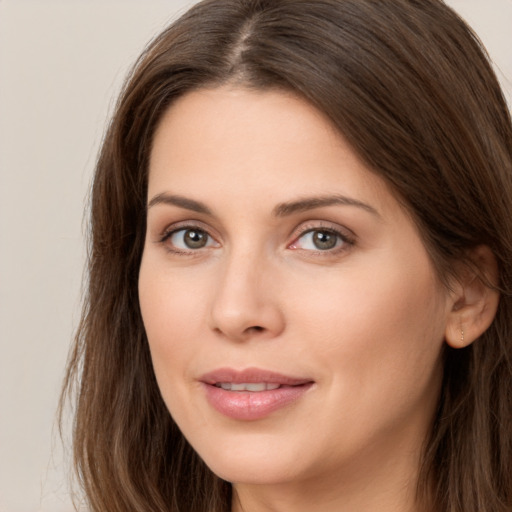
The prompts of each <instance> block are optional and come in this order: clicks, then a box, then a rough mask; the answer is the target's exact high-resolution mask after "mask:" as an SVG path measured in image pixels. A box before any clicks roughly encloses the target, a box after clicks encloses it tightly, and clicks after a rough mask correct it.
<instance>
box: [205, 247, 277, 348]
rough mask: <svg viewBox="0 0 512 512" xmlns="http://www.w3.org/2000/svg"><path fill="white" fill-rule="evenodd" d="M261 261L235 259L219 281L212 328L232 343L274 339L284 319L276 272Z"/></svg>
mask: <svg viewBox="0 0 512 512" xmlns="http://www.w3.org/2000/svg"><path fill="white" fill-rule="evenodd" d="M270 267H271V265H269V264H268V263H266V262H265V261H264V258H262V257H255V256H251V255H247V254H245V255H244V254H240V255H238V256H237V255H233V256H232V257H231V258H229V260H228V261H225V262H224V265H223V268H222V270H221V272H219V275H218V278H217V287H216V290H215V293H214V297H213V301H212V306H211V327H212V329H213V330H214V331H215V332H216V333H217V334H220V335H222V336H224V337H225V338H227V339H229V340H232V341H246V340H249V339H253V338H256V339H272V338H274V337H276V336H278V335H279V334H281V333H282V331H283V330H284V327H285V319H284V314H283V311H282V308H281V306H280V303H279V299H278V286H279V279H277V276H276V270H277V269H273V270H272V269H271V268H270Z"/></svg>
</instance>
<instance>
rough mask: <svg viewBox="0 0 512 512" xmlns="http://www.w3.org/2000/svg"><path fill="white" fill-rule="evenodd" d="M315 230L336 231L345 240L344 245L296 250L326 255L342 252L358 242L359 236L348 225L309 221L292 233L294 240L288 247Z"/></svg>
mask: <svg viewBox="0 0 512 512" xmlns="http://www.w3.org/2000/svg"><path fill="white" fill-rule="evenodd" d="M314 231H329V232H331V233H334V234H335V235H337V236H338V237H340V239H341V240H342V242H343V245H342V247H337V248H333V249H326V250H321V249H318V250H316V251H315V250H312V249H302V248H295V249H294V250H303V251H307V252H310V253H321V254H324V255H329V254H331V255H332V254H335V253H336V252H341V251H345V250H347V247H346V246H349V247H350V246H353V245H354V244H355V243H356V240H357V237H356V235H355V233H354V232H353V231H352V230H350V229H348V228H347V227H344V226H340V225H339V224H334V223H331V222H327V221H320V220H319V221H308V222H306V223H303V224H301V225H300V226H299V227H298V228H296V229H295V231H294V232H293V234H292V241H291V242H290V243H289V244H288V245H287V247H291V246H292V245H293V244H295V243H297V241H298V240H299V239H300V238H301V237H303V236H304V235H306V234H307V233H311V232H314Z"/></svg>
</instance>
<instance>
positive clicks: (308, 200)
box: [273, 194, 381, 218]
mask: <svg viewBox="0 0 512 512" xmlns="http://www.w3.org/2000/svg"><path fill="white" fill-rule="evenodd" d="M333 205H342V206H355V207H357V208H361V209H363V210H365V211H367V212H369V213H371V214H372V215H375V216H376V217H379V218H380V217H381V215H380V213H379V212H378V211H377V210H376V209H375V208H373V206H370V205H369V204H366V203H363V202H362V201H359V200H357V199H353V198H351V197H347V196H343V195H339V194H336V195H328V196H319V197H305V198H303V199H298V200H297V201H290V202H287V203H281V204H278V205H277V206H276V207H275V208H274V211H273V214H274V216H275V217H287V216H288V215H293V214H294V213H300V212H305V211H308V210H314V209H315V208H322V207H325V206H333Z"/></svg>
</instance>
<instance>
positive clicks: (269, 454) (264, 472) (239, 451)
mask: <svg viewBox="0 0 512 512" xmlns="http://www.w3.org/2000/svg"><path fill="white" fill-rule="evenodd" d="M265 444H266V443H264V444H263V445H262V444H261V443H258V444H256V446H253V447H247V446H240V444H237V443H230V446H229V447H225V446H224V447H223V446H222V445H220V444H218V445H216V449H215V450H211V447H210V449H208V450H207V451H206V452H203V453H201V451H198V453H199V455H200V457H201V458H202V459H203V460H204V462H205V463H206V465H207V466H208V467H209V468H210V470H211V471H213V473H215V474H216V475H217V476H218V477H219V478H222V479H223V480H226V481H228V482H232V483H244V484H254V485H262V484H277V483H284V482H289V481H291V480H294V479H296V478H297V477H298V476H299V475H298V473H299V468H298V466H297V452H296V451H294V453H295V456H290V455H289V454H287V453H286V452H285V451H284V450H275V449H272V448H270V447H269V446H268V444H267V445H266V446H265Z"/></svg>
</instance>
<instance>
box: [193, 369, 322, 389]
mask: <svg viewBox="0 0 512 512" xmlns="http://www.w3.org/2000/svg"><path fill="white" fill-rule="evenodd" d="M199 380H200V381H201V382H204V383H205V384H210V385H214V384H217V383H219V382H230V383H233V384H243V383H246V384H251V383H258V382H267V383H269V384H281V385H284V386H300V385H301V384H308V383H311V382H313V380H312V379H309V378H300V377H291V376H289V375H283V374H281V373H276V372H273V371H270V370H264V369H260V368H246V369H244V370H235V369H233V368H218V369H217V370H213V371H211V372H208V373H205V374H204V375H203V376H202V377H200V379H199Z"/></svg>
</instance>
